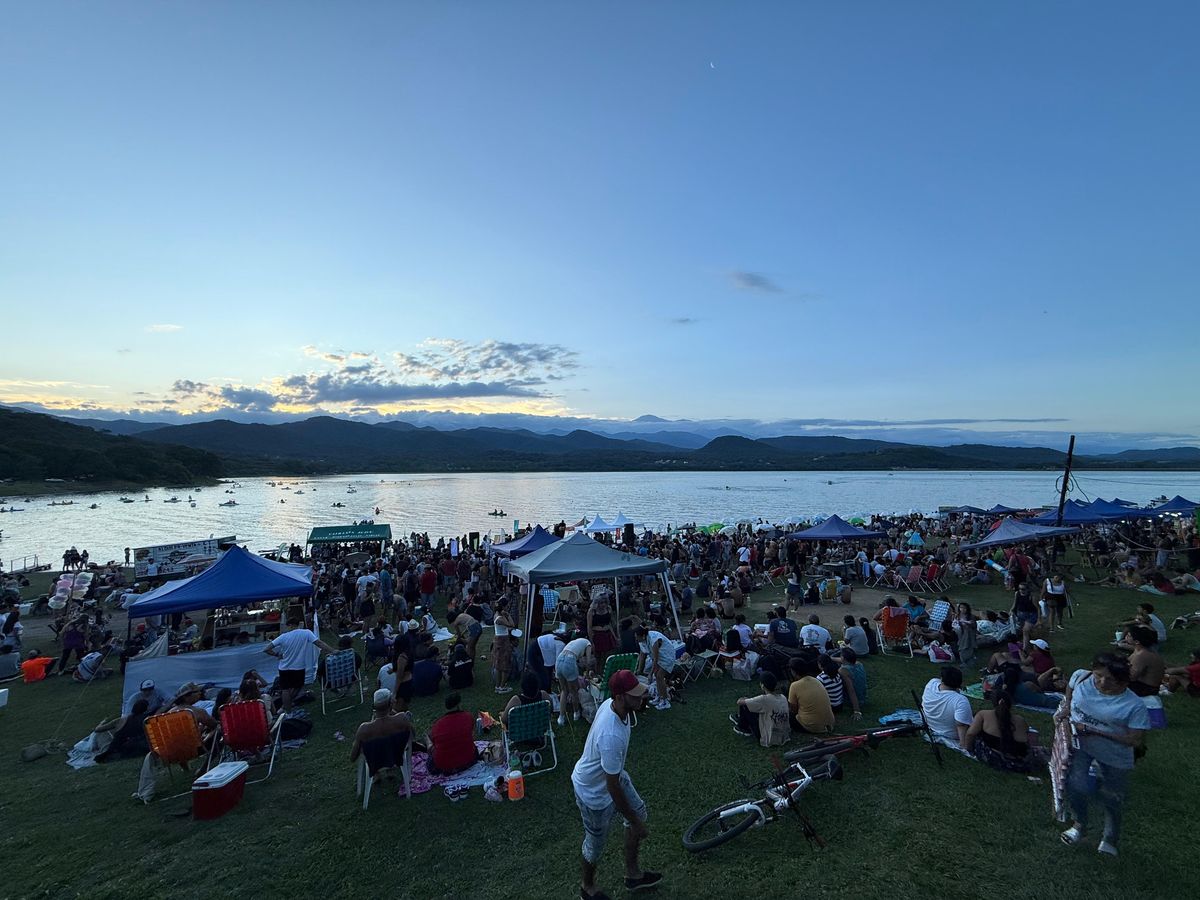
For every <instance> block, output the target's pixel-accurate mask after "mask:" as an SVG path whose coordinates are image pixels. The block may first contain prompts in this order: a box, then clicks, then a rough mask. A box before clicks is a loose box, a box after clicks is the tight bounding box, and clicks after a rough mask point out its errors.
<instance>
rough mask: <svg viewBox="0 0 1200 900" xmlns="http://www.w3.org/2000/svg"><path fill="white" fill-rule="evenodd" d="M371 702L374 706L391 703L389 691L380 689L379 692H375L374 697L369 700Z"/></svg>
mask: <svg viewBox="0 0 1200 900" xmlns="http://www.w3.org/2000/svg"><path fill="white" fill-rule="evenodd" d="M371 702H372V703H373V704H374V705H375V706H383V705H384V704H385V703H391V702H392V692H391V691H389V690H388V689H387V688H380V689H379V690H377V691H376V692H375V696H374V698H373V699H372V700H371Z"/></svg>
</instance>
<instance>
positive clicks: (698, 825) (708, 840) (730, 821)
mask: <svg viewBox="0 0 1200 900" xmlns="http://www.w3.org/2000/svg"><path fill="white" fill-rule="evenodd" d="M751 802H752V801H750V800H734V801H733V802H732V803H726V804H725V805H724V806H718V807H717V808H716V809H713V810H709V811H708V812H706V813H705V814H704V815H703V816H701V817H700V818H699V819H697V820H696V821H695V822H693V823H692V824H691V825H689V826H688V828H687V830H686V831H684V833H683V847H684V849H685V850H689V851H690V852H692V853H701V852H703V851H705V850H711V849H712V848H713V847H717V846H720V845H721V844H723V843H725V842H726V841H730V840H733V839H734V838H735V837H737V836H738V835H739V834H741V833H742V832H744V831H746V830H747V829H749V828H750V827H751V826H752V825H754V823H755V822H757V821H758V820H759V813H758V812H757V811H756V810H755V809H753V808H747V809H745V810H743V811H742V812H739V813H736V814H734V815H730V816H725V817H724V818H722V817H721V813H723V812H725V811H726V810H727V809H733V808H735V807H738V806H746V805H747V804H749V803H751Z"/></svg>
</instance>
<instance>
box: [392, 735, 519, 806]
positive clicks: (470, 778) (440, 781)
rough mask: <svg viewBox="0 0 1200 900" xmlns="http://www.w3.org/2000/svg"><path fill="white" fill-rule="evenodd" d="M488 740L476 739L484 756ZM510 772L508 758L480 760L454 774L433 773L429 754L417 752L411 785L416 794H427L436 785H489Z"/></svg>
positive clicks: (450, 786) (453, 787)
mask: <svg viewBox="0 0 1200 900" xmlns="http://www.w3.org/2000/svg"><path fill="white" fill-rule="evenodd" d="M487 747H488V742H487V741H476V742H475V749H476V750H478V751H479V754H480V756H481V757H482V756H483V754H484V752H485V751H486V750H487ZM507 773H508V764H507V760H505V761H503V762H498V763H489V762H484V761H483V760H482V759H480V761H479V762H477V763H475V765H473V766H471V768H469V769H466V770H465V771H462V772H456V773H455V774H453V775H432V774H430V772H429V754H428V753H423V752H420V751H418V752H416V753H413V755H412V779H411V780H410V782H409V786H410V787H411V789H412V792H413V793H414V794H425V793H428V792H429V791H431V790H433V789H434V788H435V787H442V788H448V789H455V788H471V787H475V786H477V785H489V784H491V783H492V782H494V781H495V780H496V779H497V778H498V777H500V776H502V775H505V774H507Z"/></svg>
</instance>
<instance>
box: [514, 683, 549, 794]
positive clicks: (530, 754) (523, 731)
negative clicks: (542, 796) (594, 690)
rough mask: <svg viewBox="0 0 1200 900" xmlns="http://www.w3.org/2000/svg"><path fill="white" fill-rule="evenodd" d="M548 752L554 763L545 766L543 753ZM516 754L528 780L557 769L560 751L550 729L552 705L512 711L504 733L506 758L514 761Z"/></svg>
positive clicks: (529, 705)
mask: <svg viewBox="0 0 1200 900" xmlns="http://www.w3.org/2000/svg"><path fill="white" fill-rule="evenodd" d="M547 748H549V750H550V758H551V760H552V762H551V764H550V765H549V766H543V765H541V761H542V754H541V751H543V750H545V749H547ZM514 753H516V754H517V755H518V756H520V758H521V772H522V774H523V775H525V777H527V778H528V777H529V776H530V775H540V774H541V773H542V772H549V771H550V770H551V769H554V768H556V767H557V766H558V747H557V746H556V745H555V743H554V729H553V728H552V727H551V726H550V701H548V700H539V701H538V702H537V703H523V704H522V705H520V706H514V707H513V708H512V709H511V710H509V713H508V728H507V730H505V732H504V758H505V759H512V757H513V754H514Z"/></svg>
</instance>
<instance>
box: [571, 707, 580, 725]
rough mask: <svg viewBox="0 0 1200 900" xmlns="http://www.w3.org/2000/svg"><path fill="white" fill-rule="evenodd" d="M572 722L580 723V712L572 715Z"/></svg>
mask: <svg viewBox="0 0 1200 900" xmlns="http://www.w3.org/2000/svg"><path fill="white" fill-rule="evenodd" d="M571 721H573V722H578V721H579V710H575V712H573V713H571Z"/></svg>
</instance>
